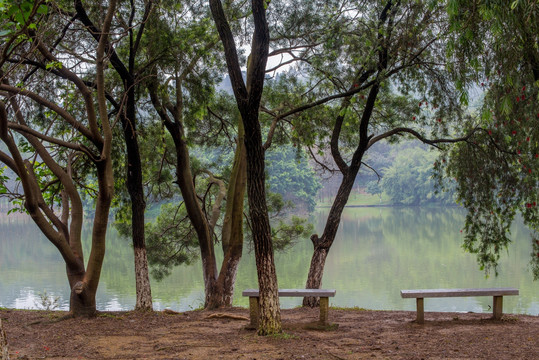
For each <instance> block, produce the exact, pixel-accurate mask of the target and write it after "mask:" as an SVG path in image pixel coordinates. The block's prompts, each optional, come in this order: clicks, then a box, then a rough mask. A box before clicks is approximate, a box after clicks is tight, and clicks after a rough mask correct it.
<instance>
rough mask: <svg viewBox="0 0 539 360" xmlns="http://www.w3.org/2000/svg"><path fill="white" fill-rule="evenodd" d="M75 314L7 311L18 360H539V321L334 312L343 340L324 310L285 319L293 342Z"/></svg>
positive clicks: (238, 328) (208, 322)
mask: <svg viewBox="0 0 539 360" xmlns="http://www.w3.org/2000/svg"><path fill="white" fill-rule="evenodd" d="M65 314H66V313H64V312H46V311H21V310H1V311H0V317H1V318H2V320H3V323H4V327H5V330H6V333H7V337H8V344H9V352H10V356H11V359H250V360H253V359H448V358H449V359H534V360H536V359H539V317H538V316H528V315H504V317H503V318H502V320H492V319H490V314H473V313H466V314H462V313H426V314H425V319H426V321H425V324H423V325H419V324H416V323H415V322H414V321H413V320H414V318H415V312H407V311H364V310H358V309H350V310H340V309H339V310H337V309H330V312H329V316H330V321H331V322H332V323H335V324H338V328H336V329H333V330H325V331H320V330H313V329H312V327H309V325H310V323H313V322H315V321H316V320H317V318H318V309H303V308H298V309H291V310H283V311H282V320H283V327H284V332H283V333H282V334H280V335H278V336H267V337H260V336H257V335H256V334H255V332H254V331H252V330H247V329H245V327H246V325H247V324H248V321H246V320H237V319H231V318H226V317H225V318H215V317H210V316H212V315H213V314H228V315H232V316H234V317H245V318H246V317H248V311H247V310H246V309H242V308H233V309H226V310H222V311H193V312H185V313H181V314H166V313H163V312H154V313H136V312H104V313H100V314H99V316H97V317H96V318H93V319H67V320H59V319H60V318H62V316H64V315H65Z"/></svg>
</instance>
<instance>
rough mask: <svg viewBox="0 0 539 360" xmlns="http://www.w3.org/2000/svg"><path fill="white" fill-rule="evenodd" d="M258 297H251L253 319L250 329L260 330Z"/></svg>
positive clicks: (250, 309) (250, 305) (251, 315)
mask: <svg viewBox="0 0 539 360" xmlns="http://www.w3.org/2000/svg"><path fill="white" fill-rule="evenodd" d="M258 307H259V301H258V297H249V317H250V319H251V324H250V327H251V328H253V329H258Z"/></svg>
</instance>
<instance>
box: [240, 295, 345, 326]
mask: <svg viewBox="0 0 539 360" xmlns="http://www.w3.org/2000/svg"><path fill="white" fill-rule="evenodd" d="M335 292H336V291H335V290H324V289H281V290H279V297H305V296H314V297H319V298H320V324H321V325H327V323H328V310H329V298H330V297H333V296H335ZM242 295H243V296H248V297H249V316H250V319H251V324H250V326H249V327H251V328H254V329H256V328H258V308H259V293H258V290H257V289H247V290H244V291H243V293H242Z"/></svg>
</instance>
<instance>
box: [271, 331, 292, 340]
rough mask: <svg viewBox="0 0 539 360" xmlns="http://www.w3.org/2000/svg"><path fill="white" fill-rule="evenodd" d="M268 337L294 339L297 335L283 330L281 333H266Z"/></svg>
mask: <svg viewBox="0 0 539 360" xmlns="http://www.w3.org/2000/svg"><path fill="white" fill-rule="evenodd" d="M268 337H271V338H274V339H278V340H294V339H298V337H297V336H296V335H294V334H289V333H287V332H284V331H283V332H282V333H278V334H271V335H268Z"/></svg>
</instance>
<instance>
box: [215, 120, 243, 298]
mask: <svg viewBox="0 0 539 360" xmlns="http://www.w3.org/2000/svg"><path fill="white" fill-rule="evenodd" d="M244 141H245V131H244V129H243V123H242V122H241V121H240V122H239V124H238V139H237V145H236V153H235V155H234V165H233V167H232V173H231V175H230V181H229V184H228V191H227V203H226V210H225V218H224V221H223V229H222V232H221V244H222V247H223V254H224V258H223V262H222V264H221V271H220V272H219V277H218V278H217V287H216V291H215V295H216V299H214V300H213V301H214V302H215V305H216V306H232V300H233V296H234V285H235V283H236V275H237V272H238V264H239V262H240V259H241V256H242V251H243V209H244V204H243V200H244V196H245V187H246V181H247V159H246V157H245V143H244Z"/></svg>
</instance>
